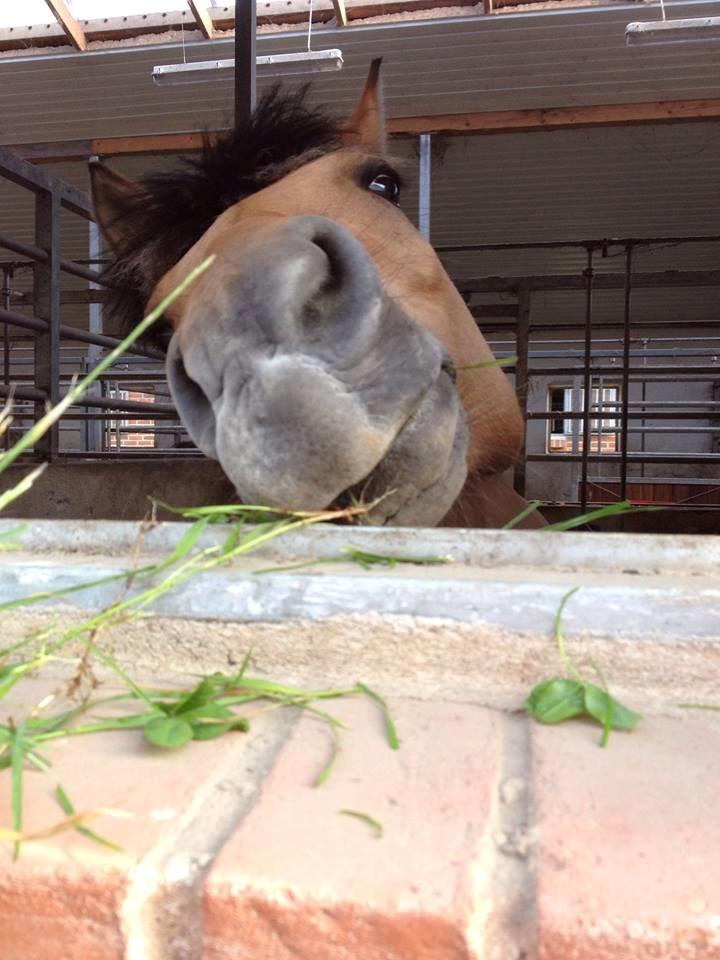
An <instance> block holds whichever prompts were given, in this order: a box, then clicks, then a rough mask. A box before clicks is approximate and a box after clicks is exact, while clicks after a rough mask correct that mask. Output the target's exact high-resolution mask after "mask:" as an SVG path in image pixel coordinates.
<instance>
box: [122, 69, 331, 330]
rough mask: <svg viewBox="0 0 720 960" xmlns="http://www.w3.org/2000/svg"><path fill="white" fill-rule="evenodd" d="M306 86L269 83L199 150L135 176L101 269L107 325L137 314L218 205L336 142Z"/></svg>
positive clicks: (132, 320) (128, 325)
mask: <svg viewBox="0 0 720 960" xmlns="http://www.w3.org/2000/svg"><path fill="white" fill-rule="evenodd" d="M306 94H307V87H303V88H301V89H299V90H295V91H291V92H287V91H284V90H282V89H281V88H280V87H279V86H276V87H274V88H273V89H272V90H270V91H269V92H268V93H267V94H265V96H263V97H262V99H261V100H260V101H259V102H258V105H257V107H256V109H255V112H254V113H253V115H252V117H251V119H250V120H249V121H248V123H246V124H244V125H243V126H241V127H236V128H235V129H233V130H231V131H228V132H227V133H225V134H222V135H220V136H219V137H217V138H214V139H212V140H211V139H210V137H209V136H208V135H206V136H205V137H204V140H203V147H202V152H201V153H200V154H199V156H197V157H191V158H186V159H184V160H183V161H182V165H181V166H180V167H177V168H175V169H174V170H168V171H166V172H162V173H152V174H149V175H147V176H145V177H143V178H142V179H141V180H140V181H139V184H140V186H141V187H142V190H143V194H142V195H141V196H140V197H139V198H138V200H137V201H134V202H132V203H131V204H130V205H129V207H128V209H127V210H126V211H124V213H123V215H122V221H123V223H122V226H123V228H125V230H124V233H125V236H126V237H127V239H126V240H125V241H124V242H123V245H122V249H121V250H120V251H119V252H118V251H116V252H115V253H114V259H113V261H112V263H110V265H109V266H108V267H107V268H106V270H105V271H104V273H103V278H104V280H105V281H106V282H107V283H108V284H109V286H110V290H109V293H108V301H107V310H108V316H109V318H110V319H111V320H112V322H113V327H115V328H116V329H117V327H120V329H121V330H123V331H128V330H130V329H132V327H133V326H135V325H136V324H137V323H138V322H139V321H140V320H141V319H142V316H143V311H144V308H145V304H146V302H147V299H148V297H149V296H150V293H151V292H152V290H153V288H154V287H155V285H156V284H157V282H158V281H159V280H160V278H161V277H162V276H163V275H164V274H165V273H166V272H167V271H168V270H169V269H170V268H171V267H172V266H174V264H176V263H177V262H178V260H180V258H181V257H182V256H184V254H185V253H187V251H188V250H189V249H190V248H191V247H192V246H193V245H194V244H195V243H196V242H197V241H198V240H199V239H200V237H201V236H202V235H203V234H204V233H205V231H206V230H207V229H208V228H209V227H210V226H211V224H212V223H213V222H214V221H215V220H216V218H217V217H218V216H219V215H220V214H221V213H222V212H223V211H224V210H227V209H228V207H231V206H232V205H233V204H235V203H237V201H238V200H240V199H242V198H243V197H247V196H249V195H250V194H252V193H256V192H257V191H258V190H262V189H263V187H266V186H268V185H269V184H270V183H273V182H275V181H276V180H279V179H281V178H282V177H283V176H284V175H285V173H286V172H288V169H289V168H291V167H292V166H293V161H297V164H296V165H300V164H301V163H302V162H308V161H309V160H311V159H313V158H314V157H316V156H319V155H322V154H325V153H330V152H332V151H334V150H337V149H339V148H340V146H341V140H340V136H341V124H340V123H339V121H337V120H334V119H333V118H331V117H329V116H328V115H327V114H326V113H325V112H324V111H322V110H320V109H316V108H311V107H308V106H307V105H306V103H305V98H306ZM116 223H117V221H116ZM151 336H152V334H151ZM153 339H156V338H155V337H153ZM157 339H158V340H159V339H160V337H159V336H158V337H157Z"/></svg>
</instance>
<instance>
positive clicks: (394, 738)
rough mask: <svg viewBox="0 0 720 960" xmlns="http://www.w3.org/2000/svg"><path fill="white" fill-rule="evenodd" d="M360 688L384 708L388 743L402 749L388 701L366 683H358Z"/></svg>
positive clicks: (394, 748)
mask: <svg viewBox="0 0 720 960" xmlns="http://www.w3.org/2000/svg"><path fill="white" fill-rule="evenodd" d="M357 688H358V690H361V691H362V692H363V693H364V694H366V696H368V697H370V699H371V700H374V701H375V703H377V704H378V705H379V706H380V709H381V710H382V713H383V717H384V719H385V732H386V734H387V738H388V743H389V744H390V748H391V749H392V750H399V749H400V738H399V737H398V735H397V730H396V729H395V724H394V723H393V719H392V717H391V716H390V708H389V707H388V705H387V703H385V701H384V700H383V698H382V697H381V696H380V694H379V693H375V691H374V690H371V689H370V687H368V686H366V685H365V684H364V683H358V684H357Z"/></svg>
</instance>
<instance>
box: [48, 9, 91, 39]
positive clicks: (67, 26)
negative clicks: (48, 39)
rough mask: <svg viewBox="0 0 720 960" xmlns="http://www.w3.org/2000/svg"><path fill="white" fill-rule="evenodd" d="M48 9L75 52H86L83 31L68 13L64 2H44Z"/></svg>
mask: <svg viewBox="0 0 720 960" xmlns="http://www.w3.org/2000/svg"><path fill="white" fill-rule="evenodd" d="M45 2H46V3H47V5H48V6H49V7H50V11H51V13H52V14H53V16H54V17H55V19H56V20H57V22H58V23H59V24H60V26H61V27H62V28H63V32H64V34H65V36H66V37H67V38H68V40H69V41H70V43H71V44H72V45H73V46H74V47H75V49H76V50H87V39H86V37H85V34H84V33H83V29H82V27H81V26H80V24H79V23H78V21H77V20H76V19H75V17H74V16H73V15H72V13H70V10H69V9H68V6H67V4H66V3H65V0H45Z"/></svg>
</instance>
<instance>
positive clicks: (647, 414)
mask: <svg viewBox="0 0 720 960" xmlns="http://www.w3.org/2000/svg"><path fill="white" fill-rule="evenodd" d="M593 413H597V414H598V415H600V416H605V417H606V418H607V419H608V420H609V419H612V418H613V414H612V413H611V414H610V416H608V414H607V411H605V412H601V411H598V410H597V407H595V406H593ZM584 416H585V414H584V412H583V411H580V412H575V411H572V410H566V411H563V412H562V414H560V413H559V412H558V411H557V410H532V411H530V413H528V415H527V418H528V420H560V419H563V420H582V419H583V418H584ZM717 417H720V412H718V411H712V410H706V411H702V410H700V411H698V410H677V411H673V410H646V411H644V412H643V411H641V410H639V411H637V412H636V413H633V412H629V414H628V419H629V420H715V419H716V418H717ZM605 429H606V430H609V429H611V428H609V427H606V428H605ZM617 429H618V430H619V429H620V428H617Z"/></svg>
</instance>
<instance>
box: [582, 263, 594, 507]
mask: <svg viewBox="0 0 720 960" xmlns="http://www.w3.org/2000/svg"><path fill="white" fill-rule="evenodd" d="M593 253H594V248H593V247H591V246H588V248H587V269H586V270H585V280H586V283H585V356H584V358H583V391H584V394H585V396H584V399H583V418H582V422H583V445H582V460H581V466H580V513H581V514H582V513H585V512H586V510H587V503H588V495H587V479H588V464H589V460H590V446H591V443H592V438H591V435H590V434H591V430H590V424H591V421H590V407H591V406H592V295H593Z"/></svg>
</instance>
